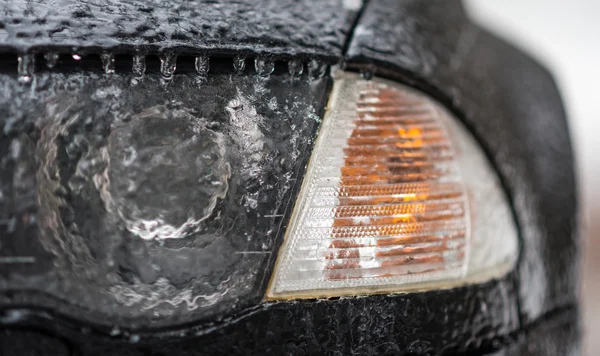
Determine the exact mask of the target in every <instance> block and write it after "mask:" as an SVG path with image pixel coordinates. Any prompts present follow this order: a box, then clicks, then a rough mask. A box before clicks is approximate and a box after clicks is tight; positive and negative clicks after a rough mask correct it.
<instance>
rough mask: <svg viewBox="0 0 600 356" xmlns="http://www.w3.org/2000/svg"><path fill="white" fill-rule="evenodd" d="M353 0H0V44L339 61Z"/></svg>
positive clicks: (353, 10) (18, 48)
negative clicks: (33, 0)
mask: <svg viewBox="0 0 600 356" xmlns="http://www.w3.org/2000/svg"><path fill="white" fill-rule="evenodd" d="M356 3H357V2H356V1H342V0H336V1H320V0H310V1H301V2H299V1H294V0H285V1H281V0H267V1H261V2H260V4H256V3H255V2H253V1H223V2H222V1H211V0H195V1H185V0H175V1H173V0H171V1H154V2H149V1H142V0H126V1H117V2H112V1H102V2H88V1H71V0H42V1H36V2H34V3H27V2H15V1H11V0H3V1H2V2H0V10H1V11H0V39H2V40H0V50H2V51H5V52H6V51H17V52H19V53H31V52H44V51H55V52H67V53H70V52H80V53H86V52H95V53H98V52H101V51H110V52H111V53H119V52H124V53H131V52H142V53H148V52H150V53H157V52H164V51H165V50H170V51H173V52H175V53H186V52H191V53H198V52H210V53H211V55H215V54H217V55H219V54H220V55H230V54H232V53H235V54H244V53H246V54H253V55H256V54H265V55H268V56H278V57H286V58H289V57H296V58H297V57H310V58H317V59H324V60H329V61H337V59H338V58H340V56H342V50H343V46H344V43H345V40H346V36H347V35H348V33H349V32H350V29H351V26H352V23H353V21H354V19H355V16H356V14H357V12H358V10H359V9H360V6H358V7H357V6H355V5H353V4H356ZM348 4H350V5H348ZM259 5H260V6H259Z"/></svg>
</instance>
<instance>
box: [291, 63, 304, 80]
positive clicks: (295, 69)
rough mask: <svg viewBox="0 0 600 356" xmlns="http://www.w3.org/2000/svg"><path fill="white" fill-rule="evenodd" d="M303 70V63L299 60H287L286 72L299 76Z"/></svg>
mask: <svg viewBox="0 0 600 356" xmlns="http://www.w3.org/2000/svg"><path fill="white" fill-rule="evenodd" d="M303 72H304V65H303V63H302V62H300V61H289V62H288V73H290V75H291V76H292V77H299V76H301V75H302V73H303Z"/></svg>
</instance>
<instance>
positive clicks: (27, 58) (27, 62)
mask: <svg viewBox="0 0 600 356" xmlns="http://www.w3.org/2000/svg"><path fill="white" fill-rule="evenodd" d="M34 66H35V57H34V56H33V55H32V54H26V55H22V56H19V64H18V67H17V71H18V73H19V83H23V84H27V83H30V82H31V80H32V79H33V70H34Z"/></svg>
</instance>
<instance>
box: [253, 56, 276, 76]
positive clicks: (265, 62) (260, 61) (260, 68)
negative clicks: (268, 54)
mask: <svg viewBox="0 0 600 356" xmlns="http://www.w3.org/2000/svg"><path fill="white" fill-rule="evenodd" d="M254 69H255V70H256V74H258V75H259V76H261V77H268V76H269V75H270V74H271V73H273V71H274V70H275V63H274V62H273V61H272V60H269V59H265V58H256V59H255V60H254Z"/></svg>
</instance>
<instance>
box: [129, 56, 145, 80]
mask: <svg viewBox="0 0 600 356" xmlns="http://www.w3.org/2000/svg"><path fill="white" fill-rule="evenodd" d="M131 71H132V72H133V79H132V80H131V84H133V85H136V84H138V83H139V82H140V80H141V79H142V78H143V77H144V73H145V72H146V56H144V55H143V54H140V53H138V54H136V55H135V56H133V64H132V66H131Z"/></svg>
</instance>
